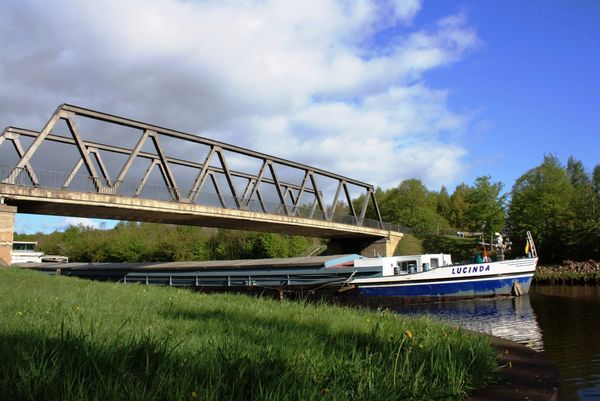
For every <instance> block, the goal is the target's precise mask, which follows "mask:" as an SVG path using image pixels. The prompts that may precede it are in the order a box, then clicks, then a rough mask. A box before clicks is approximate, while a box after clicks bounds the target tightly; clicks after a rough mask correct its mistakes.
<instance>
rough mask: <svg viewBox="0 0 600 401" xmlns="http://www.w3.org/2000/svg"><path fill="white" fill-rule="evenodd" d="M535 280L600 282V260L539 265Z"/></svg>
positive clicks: (541, 282) (580, 282)
mask: <svg viewBox="0 0 600 401" xmlns="http://www.w3.org/2000/svg"><path fill="white" fill-rule="evenodd" d="M533 282H534V283H536V284H551V285H557V284H558V285H572V284H576V285H579V284H587V285H590V284H591V285H595V284H600V262H596V261H593V260H588V261H582V262H573V261H566V262H564V263H562V264H561V265H552V266H538V268H537V269H536V272H535V275H534V276H533Z"/></svg>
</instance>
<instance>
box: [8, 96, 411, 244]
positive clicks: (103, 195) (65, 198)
mask: <svg viewBox="0 0 600 401" xmlns="http://www.w3.org/2000/svg"><path fill="white" fill-rule="evenodd" d="M11 144H12V146H10V145H11ZM0 158H1V159H0V201H2V203H4V204H6V205H9V206H16V207H17V208H18V211H19V212H24V213H38V214H52V215H65V216H83V217H99V218H110V219H120V220H133V221H156V222H163V223H173V224H187V225H201V226H207V227H221V228H235V229H245V230H255V231H270V232H282V233H288V234H298V235H309V236H315V237H324V238H333V239H336V238H339V239H357V240H358V239H367V240H377V239H381V238H389V236H390V233H391V232H396V234H398V235H400V236H401V234H400V231H401V229H400V227H398V226H393V225H390V224H387V223H384V222H383V220H382V218H381V213H380V210H379V206H378V205H377V200H376V198H375V194H374V188H373V186H372V185H369V184H367V183H364V182H361V181H358V180H355V179H351V178H348V177H344V176H341V175H338V174H335V173H331V172H329V171H325V170H322V169H319V168H315V167H310V166H307V165H305V164H302V163H297V162H293V161H290V160H286V159H282V158H279V157H275V156H270V155H267V154H264V153H260V152H256V151H252V150H249V149H245V148H242V147H239V146H236V145H231V144H227V143H223V142H219V141H215V140H212V139H208V138H204V137H200V136H196V135H191V134H187V133H184V132H180V131H175V130H172V129H168V128H163V127H159V126H156V125H151V124H147V123H144V122H140V121H135V120H132V119H128V118H123V117H119V116H115V115H110V114H106V113H103V112H99V111H94V110H90V109H85V108H82V107H78V106H73V105H68V104H63V105H61V106H59V107H58V108H57V109H56V111H55V112H54V113H53V115H52V117H51V118H50V119H49V121H48V122H47V124H46V125H45V126H44V127H43V129H42V130H41V131H39V132H38V131H33V130H29V129H23V128H16V127H12V126H11V127H7V128H5V129H4V130H3V131H2V133H1V134H0ZM2 159H4V160H2ZM233 165H235V166H239V167H236V168H232V167H231V166H233ZM333 188H335V191H333V190H330V191H329V192H330V193H331V195H333V196H327V195H325V194H326V193H327V192H328V191H327V190H326V189H333ZM368 208H371V210H372V211H373V214H374V215H375V216H376V219H374V220H370V219H367V218H366V217H365V216H366V214H367V209H368Z"/></svg>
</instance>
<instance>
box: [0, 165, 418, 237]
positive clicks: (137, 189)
mask: <svg viewBox="0 0 600 401" xmlns="http://www.w3.org/2000/svg"><path fill="white" fill-rule="evenodd" d="M32 174H34V175H35V177H36V180H35V181H36V182H37V184H35V185H34V184H33V180H32V179H31V175H32ZM0 183H4V184H10V185H16V186H24V187H36V188H45V189H53V190H62V191H69V192H82V193H94V194H102V195H113V196H123V197H133V198H142V199H149V200H157V201H168V202H177V203H186V202H185V201H174V200H173V199H174V196H173V193H174V191H175V189H174V188H168V187H166V186H164V185H153V184H147V183H145V184H144V185H143V186H142V187H141V186H140V184H139V183H132V182H126V181H122V182H110V181H109V180H106V179H104V178H101V177H96V178H95V177H90V176H86V175H81V174H75V175H73V174H69V173H65V172H59V171H49V170H42V169H35V170H34V169H33V168H15V167H14V166H7V165H0ZM194 203H195V204H199V205H203V206H211V207H219V208H225V209H238V210H246V211H251V212H258V213H267V214H276V215H287V216H295V217H301V218H307V219H312V220H320V221H332V222H336V223H341V224H348V225H353V226H360V227H369V228H376V229H383V230H389V231H396V232H405V231H407V228H405V227H402V226H400V225H397V224H392V223H385V222H380V221H378V220H373V219H367V218H364V219H362V221H359V219H357V218H356V217H354V216H352V215H348V214H339V213H335V214H333V215H331V216H329V218H326V215H325V213H324V212H323V211H322V210H319V209H318V208H316V205H315V203H313V204H304V205H301V206H294V205H292V204H282V203H278V202H269V201H265V200H255V199H251V200H248V199H241V198H237V199H236V198H234V197H232V196H227V195H222V194H216V193H211V192H201V193H200V194H199V195H198V196H197V197H196V200H195V202H194ZM237 205H240V206H237Z"/></svg>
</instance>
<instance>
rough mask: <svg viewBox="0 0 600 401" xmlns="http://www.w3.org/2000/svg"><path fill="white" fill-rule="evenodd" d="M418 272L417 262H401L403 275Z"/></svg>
mask: <svg viewBox="0 0 600 401" xmlns="http://www.w3.org/2000/svg"><path fill="white" fill-rule="evenodd" d="M416 270H417V261H416V260H406V261H403V262H400V271H401V272H402V273H414V272H415V271H416Z"/></svg>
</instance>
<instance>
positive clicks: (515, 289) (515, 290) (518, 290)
mask: <svg viewBox="0 0 600 401" xmlns="http://www.w3.org/2000/svg"><path fill="white" fill-rule="evenodd" d="M512 294H513V295H514V296H515V297H520V296H521V295H523V294H524V291H523V287H521V284H519V283H518V282H516V281H513V285H512Z"/></svg>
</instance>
